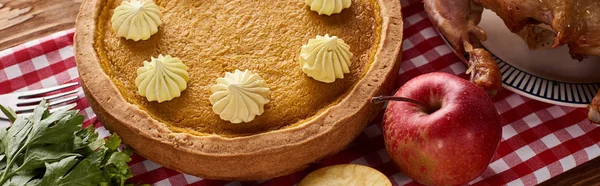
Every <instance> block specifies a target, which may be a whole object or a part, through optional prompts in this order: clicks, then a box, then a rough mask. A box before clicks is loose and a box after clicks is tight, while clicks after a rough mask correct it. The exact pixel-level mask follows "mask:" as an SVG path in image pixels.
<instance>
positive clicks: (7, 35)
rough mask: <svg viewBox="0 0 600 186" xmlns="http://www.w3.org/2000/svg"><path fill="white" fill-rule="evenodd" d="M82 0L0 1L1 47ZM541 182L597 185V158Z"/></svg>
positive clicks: (70, 15)
mask: <svg viewBox="0 0 600 186" xmlns="http://www.w3.org/2000/svg"><path fill="white" fill-rule="evenodd" d="M80 3H81V0H0V50H3V49H6V48H9V47H12V46H15V45H18V44H20V43H23V42H26V41H28V40H31V39H35V38H39V37H42V36H45V35H48V34H51V33H54V32H57V31H60V30H65V29H69V28H73V27H74V25H75V17H76V15H77V12H78V11H79V4H80ZM540 185H600V158H596V159H593V160H592V161H589V162H587V163H585V164H583V165H580V166H578V167H575V168H573V169H571V170H570V171H567V172H566V173H563V174H561V175H559V176H556V177H554V178H552V179H550V180H548V181H546V182H544V183H542V184H540Z"/></svg>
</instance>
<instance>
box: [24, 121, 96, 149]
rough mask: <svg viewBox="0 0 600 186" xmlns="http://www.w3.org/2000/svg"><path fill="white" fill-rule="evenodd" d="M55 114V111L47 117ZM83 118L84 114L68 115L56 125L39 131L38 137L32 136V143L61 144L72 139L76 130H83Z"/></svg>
mask: <svg viewBox="0 0 600 186" xmlns="http://www.w3.org/2000/svg"><path fill="white" fill-rule="evenodd" d="M53 115H54V113H52V114H51V115H50V117H48V118H47V119H49V118H51V117H52V116H53ZM83 120H84V117H83V116H82V115H74V116H71V115H66V116H64V118H62V119H60V120H59V121H58V122H56V125H54V126H51V127H47V128H46V129H45V130H44V131H41V132H39V134H37V136H36V137H33V138H32V141H31V144H32V145H37V144H59V143H65V142H67V141H69V140H72V139H73V137H74V134H75V132H77V131H78V130H81V125H82V123H83Z"/></svg>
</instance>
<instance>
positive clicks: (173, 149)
mask: <svg viewBox="0 0 600 186" xmlns="http://www.w3.org/2000/svg"><path fill="white" fill-rule="evenodd" d="M379 3H380V8H381V10H380V12H381V17H382V20H383V21H382V29H381V41H380V43H379V48H378V50H377V53H376V55H375V59H374V61H373V63H372V64H371V67H370V69H368V71H367V72H366V74H365V75H364V77H363V78H362V79H361V80H360V81H359V82H358V83H357V84H356V85H355V86H354V87H353V88H352V90H351V91H350V92H349V93H347V94H345V98H343V99H341V101H339V102H338V104H336V105H334V106H331V107H329V108H328V109H327V110H325V111H323V112H320V113H319V114H318V115H317V116H314V117H312V118H311V119H309V120H307V121H306V122H304V123H302V124H299V125H297V126H293V127H288V128H284V129H280V130H273V131H269V132H263V133H259V134H254V135H249V136H243V137H235V138H227V137H223V136H219V135H206V136H197V135H192V134H188V133H175V132H173V131H172V130H170V129H169V128H168V127H167V126H166V125H165V124H164V123H161V122H159V121H157V120H155V119H153V118H152V117H151V116H150V115H149V114H148V113H146V112H145V111H143V110H142V109H140V108H139V107H138V106H136V105H133V104H130V103H129V102H127V101H126V100H125V98H124V97H123V96H122V95H121V93H120V92H119V90H118V89H117V87H116V86H115V85H114V84H113V82H112V81H111V79H110V77H109V76H107V75H106V73H104V71H103V70H102V68H101V66H100V62H99V58H98V55H97V54H96V52H95V49H94V42H95V35H96V34H97V33H96V32H95V31H96V20H97V18H98V16H99V12H100V9H101V8H100V5H101V0H87V1H84V2H83V3H82V6H81V9H80V13H79V15H78V18H77V24H76V28H77V29H76V32H75V53H76V55H75V59H76V62H77V66H78V69H79V74H80V79H81V81H82V86H83V89H84V92H85V94H86V97H87V98H88V101H89V103H90V105H91V106H92V108H93V110H94V111H95V112H96V114H97V116H98V118H99V119H100V121H101V122H102V123H103V124H104V125H105V126H106V127H107V128H108V129H109V130H111V131H113V132H117V133H118V134H119V135H120V136H121V137H122V138H123V140H124V142H125V143H127V144H128V145H129V146H131V147H132V148H134V149H135V150H136V152H137V153H139V154H140V155H142V156H144V157H146V158H148V159H150V160H152V161H154V162H156V163H159V164H161V165H163V166H165V167H167V168H171V169H175V170H177V171H180V172H184V173H187V174H191V175H195V176H199V177H203V178H209V179H224V180H257V179H266V178H271V177H276V176H282V175H286V174H290V173H292V172H294V171H297V170H300V169H302V168H304V167H306V166H308V164H310V163H312V162H315V161H317V160H318V159H320V158H322V157H324V156H326V155H329V154H332V153H335V152H338V151H339V150H341V149H342V148H343V147H344V146H345V145H347V144H348V143H350V142H351V141H352V140H353V139H354V138H355V137H356V136H357V135H358V134H359V133H360V132H361V131H362V129H363V128H364V127H365V125H366V124H367V123H368V121H369V120H370V119H372V118H373V117H375V115H376V114H377V113H378V112H379V110H380V108H381V105H373V104H371V103H370V98H371V97H374V96H377V95H381V94H388V93H389V92H390V91H392V90H391V89H392V88H393V83H394V80H395V78H396V76H397V73H398V69H399V66H400V65H399V61H400V49H401V44H402V17H401V12H400V8H401V7H400V4H399V3H398V1H397V0H379Z"/></svg>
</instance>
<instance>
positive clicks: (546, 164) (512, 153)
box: [0, 0, 600, 186]
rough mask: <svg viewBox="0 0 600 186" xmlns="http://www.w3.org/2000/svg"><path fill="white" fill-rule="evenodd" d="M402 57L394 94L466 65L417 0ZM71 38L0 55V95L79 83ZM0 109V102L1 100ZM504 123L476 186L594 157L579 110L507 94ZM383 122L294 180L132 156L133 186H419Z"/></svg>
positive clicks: (523, 179)
mask: <svg viewBox="0 0 600 186" xmlns="http://www.w3.org/2000/svg"><path fill="white" fill-rule="evenodd" d="M401 3H402V7H403V8H402V13H403V16H404V24H405V28H404V37H405V38H404V48H403V50H404V55H403V62H402V67H401V70H400V72H399V73H400V80H399V82H398V84H397V85H396V86H397V87H399V86H400V85H401V84H403V83H404V82H406V81H408V80H409V79H411V78H413V77H416V76H418V75H420V74H424V73H428V72H434V71H442V72H448V73H452V74H457V75H460V76H462V77H465V78H466V75H464V72H465V66H464V65H463V64H462V63H461V62H459V59H458V57H457V56H456V55H455V54H453V53H452V52H451V50H450V48H449V47H448V46H447V45H446V44H445V43H444V41H443V40H442V38H441V37H440V36H439V34H438V33H437V32H436V31H435V30H434V28H433V27H432V24H431V23H430V21H429V20H428V19H427V15H426V14H425V12H424V10H423V4H422V3H421V0H402V1H401ZM73 31H74V30H68V31H63V32H58V33H56V34H53V35H51V36H48V37H45V38H41V39H37V40H33V41H30V42H28V43H25V44H23V45H19V46H17V47H14V48H12V49H8V50H4V51H1V52H0V94H4V93H10V92H15V91H25V90H33V89H39V88H43V87H51V86H56V85H59V84H64V83H67V82H73V81H79V78H78V73H77V68H76V67H75V59H74V58H73V47H72V43H73ZM79 96H80V97H81V98H82V99H80V100H78V102H77V103H78V107H77V108H78V109H80V110H81V113H82V114H83V115H85V116H86V118H87V119H86V122H85V125H86V126H87V125H90V124H93V125H95V127H96V128H97V131H98V132H99V133H100V134H101V136H102V137H104V136H107V135H108V131H106V130H105V129H104V127H103V126H102V124H100V123H99V122H98V120H97V119H96V115H95V114H94V113H93V111H92V110H91V109H90V107H89V105H88V103H87V100H86V99H85V98H84V95H83V93H82V92H81V91H80V94H79ZM0 102H1V101H0ZM494 102H495V106H496V108H497V110H498V112H499V113H500V114H501V116H502V117H503V120H504V123H505V125H504V126H503V127H502V142H501V144H500V146H499V148H498V151H497V152H496V155H495V157H494V158H493V160H492V162H491V164H490V166H489V167H488V169H487V170H485V172H484V173H483V174H482V175H481V176H480V177H478V178H477V179H475V180H473V181H472V182H471V184H474V185H502V184H508V185H535V184H537V183H541V182H543V181H545V180H548V179H550V178H551V177H554V176H556V175H559V174H561V173H563V172H565V171H567V170H569V169H571V168H573V167H575V166H577V165H580V164H582V163H585V162H587V161H589V160H591V159H593V158H595V157H598V156H599V155H600V147H599V146H598V144H599V143H598V142H600V128H598V127H597V126H596V125H594V124H592V123H590V122H589V121H588V120H587V119H586V110H585V109H576V108H569V107H562V106H555V105H551V104H546V103H542V102H538V101H535V100H531V99H528V98H525V97H522V96H519V95H517V94H515V93H512V92H510V91H508V90H504V91H501V92H500V93H499V95H498V96H496V97H495V98H494ZM380 119H381V117H379V120H377V121H374V122H373V123H372V125H369V126H368V127H367V128H366V129H365V130H364V131H363V133H362V134H361V135H360V136H359V137H358V138H357V139H356V140H355V141H354V142H352V144H350V145H348V147H347V148H345V149H344V150H342V151H341V152H339V153H338V154H335V155H333V156H331V157H327V158H325V159H323V160H321V161H320V162H316V163H315V164H314V165H313V166H311V167H310V168H308V169H306V170H303V171H300V172H297V173H294V174H292V175H288V176H283V177H279V178H274V179H271V180H266V181H257V182H241V183H240V182H228V181H215V180H207V179H202V178H198V177H194V176H190V175H186V174H181V173H179V172H176V171H173V170H170V169H167V168H163V167H161V166H160V165H158V164H156V163H153V162H151V161H149V160H146V159H144V158H143V157H141V156H139V155H133V157H132V161H131V163H130V166H131V169H132V171H133V174H134V177H133V178H132V179H131V183H135V184H138V183H147V184H154V185H161V186H168V185H173V186H180V185H228V186H234V185H294V184H296V183H298V182H299V181H300V180H301V179H302V178H303V177H304V176H305V175H306V174H308V173H309V172H311V171H313V170H315V169H317V168H320V167H324V166H329V165H334V164H343V163H355V164H363V165H367V166H370V167H373V168H375V169H378V170H379V171H381V172H383V173H384V174H385V175H387V176H388V177H389V178H390V180H391V181H392V182H393V183H394V185H418V184H417V183H415V182H413V181H412V180H411V179H410V178H408V177H406V176H404V175H403V174H402V173H401V172H399V171H398V170H397V169H396V168H395V166H394V164H393V162H391V161H390V158H389V157H388V155H387V153H386V151H385V147H384V144H383V137H382V132H381V125H380V123H381V120H380Z"/></svg>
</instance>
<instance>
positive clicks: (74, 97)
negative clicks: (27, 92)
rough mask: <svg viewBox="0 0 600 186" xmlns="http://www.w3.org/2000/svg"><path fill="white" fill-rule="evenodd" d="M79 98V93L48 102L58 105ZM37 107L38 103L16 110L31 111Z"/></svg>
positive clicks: (50, 104)
mask: <svg viewBox="0 0 600 186" xmlns="http://www.w3.org/2000/svg"><path fill="white" fill-rule="evenodd" d="M78 98H79V96H77V95H75V96H71V97H68V98H65V99H61V100H56V101H53V102H50V103H49V104H48V106H54V105H58V104H62V103H69V102H73V101H75V100H77V99H78ZM35 107H37V105H32V106H24V107H17V109H16V110H15V112H24V111H30V110H33V109H34V108H35Z"/></svg>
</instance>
